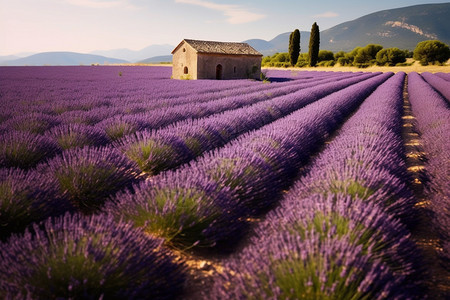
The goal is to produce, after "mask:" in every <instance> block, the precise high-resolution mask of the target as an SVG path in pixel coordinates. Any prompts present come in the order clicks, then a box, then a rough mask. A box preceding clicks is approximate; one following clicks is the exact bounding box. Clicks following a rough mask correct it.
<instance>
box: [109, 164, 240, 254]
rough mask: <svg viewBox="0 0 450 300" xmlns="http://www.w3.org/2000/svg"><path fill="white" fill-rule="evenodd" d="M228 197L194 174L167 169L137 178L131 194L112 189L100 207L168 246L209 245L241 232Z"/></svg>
mask: <svg viewBox="0 0 450 300" xmlns="http://www.w3.org/2000/svg"><path fill="white" fill-rule="evenodd" d="M234 197H235V195H234V194H233V193H232V192H231V191H229V190H228V189H223V188H222V189H221V188H220V187H219V186H218V185H217V184H216V183H215V182H212V181H210V180H209V179H208V178H206V177H204V176H202V175H201V174H199V173H190V174H186V173H180V172H169V173H166V174H161V175H159V176H156V177H154V178H152V179H150V180H148V181H146V182H143V183H141V184H140V185H139V186H136V187H135V192H134V193H131V192H128V191H127V192H121V193H118V194H117V195H116V196H115V197H114V198H113V199H112V201H110V202H108V203H107V204H106V208H105V209H106V211H108V212H110V213H112V214H113V215H115V216H116V217H117V218H124V219H125V220H132V221H133V222H134V224H135V226H137V227H143V228H144V230H145V231H146V232H148V233H150V234H152V235H155V236H159V237H162V238H164V239H165V240H166V242H167V243H169V244H170V245H172V246H173V247H176V248H181V249H184V248H190V247H193V246H197V247H205V246H208V247H211V246H214V245H216V243H218V242H221V241H223V240H226V241H228V242H229V241H231V240H232V239H233V238H237V237H238V236H239V235H240V234H241V233H242V221H240V219H239V217H240V216H242V215H244V212H240V210H239V209H236V208H233V206H232V203H233V202H234V201H233V199H234ZM239 212H240V213H239Z"/></svg>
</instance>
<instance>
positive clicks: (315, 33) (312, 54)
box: [308, 22, 320, 67]
mask: <svg viewBox="0 0 450 300" xmlns="http://www.w3.org/2000/svg"><path fill="white" fill-rule="evenodd" d="M319 45H320V33H319V26H318V25H317V23H316V22H314V24H313V25H312V27H311V37H310V38H309V53H308V55H309V65H310V66H311V67H315V66H316V64H317V60H318V58H319Z"/></svg>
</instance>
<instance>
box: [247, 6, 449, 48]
mask: <svg viewBox="0 0 450 300" xmlns="http://www.w3.org/2000/svg"><path fill="white" fill-rule="evenodd" d="M448 16H450V3H444V4H424V5H415V6H409V7H403V8H397V9H389V10H383V11H379V12H376V13H372V14H369V15H366V16H363V17H360V18H358V19H355V20H353V21H349V22H345V23H342V24H339V25H336V26H334V27H332V28H330V29H326V30H323V31H321V32H320V49H324V50H331V51H334V52H337V51H341V50H343V51H350V50H352V49H354V48H355V47H358V46H365V45H367V44H371V43H373V44H381V45H383V46H384V47H386V48H389V47H398V48H401V49H408V50H414V48H415V47H416V45H417V43H418V42H421V41H425V40H430V39H438V40H441V41H442V42H444V43H446V44H450V18H449V17H448ZM319 26H320V23H319ZM300 34H301V42H300V47H301V51H302V52H307V51H308V43H309V32H305V31H301V32H300ZM289 35H290V32H285V33H282V34H280V35H278V36H276V37H275V38H274V39H272V40H270V41H265V40H248V41H245V42H248V43H249V44H250V45H251V46H252V47H254V48H255V49H257V50H258V51H260V52H261V53H263V54H264V55H271V54H274V53H276V52H287V51H288V45H289Z"/></svg>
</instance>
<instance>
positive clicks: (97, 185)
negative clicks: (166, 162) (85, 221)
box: [37, 147, 142, 213]
mask: <svg viewBox="0 0 450 300" xmlns="http://www.w3.org/2000/svg"><path fill="white" fill-rule="evenodd" d="M37 170H38V171H39V172H41V173H42V174H44V176H48V177H50V178H53V179H55V180H56V181H57V182H58V185H59V191H60V193H61V194H62V196H63V197H65V198H66V199H67V200H68V201H70V202H71V203H72V205H73V206H75V207H76V208H77V209H78V210H79V211H82V212H85V213H91V212H95V211H97V210H98V209H99V208H100V207H101V206H102V205H103V203H104V201H105V200H106V199H107V198H108V197H109V196H110V195H113V194H115V193H116V192H117V191H120V190H122V189H125V188H130V187H131V186H132V184H133V183H136V182H138V181H140V180H141V179H142V177H141V175H140V170H139V169H138V168H137V166H136V164H135V163H134V162H132V161H130V160H129V159H127V158H126V157H125V156H124V155H123V154H122V153H120V152H119V151H117V150H116V149H114V148H111V147H105V148H92V147H84V148H74V149H69V150H66V151H64V152H63V153H62V155H60V156H57V157H55V158H54V159H52V160H50V161H48V162H47V163H45V164H41V165H39V166H37Z"/></svg>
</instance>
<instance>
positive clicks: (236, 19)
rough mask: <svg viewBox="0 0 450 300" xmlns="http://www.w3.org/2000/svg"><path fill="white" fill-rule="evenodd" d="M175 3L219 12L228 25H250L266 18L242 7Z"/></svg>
mask: <svg viewBox="0 0 450 300" xmlns="http://www.w3.org/2000/svg"><path fill="white" fill-rule="evenodd" d="M175 3H184V4H191V5H197V6H201V7H204V8H208V9H212V10H216V11H220V12H222V13H223V14H224V15H225V16H227V17H228V18H227V22H228V23H230V24H243V23H250V22H254V21H258V20H261V19H263V18H265V17H266V15H263V14H258V13H253V12H250V11H248V10H247V9H245V8H244V7H243V6H242V5H235V4H218V3H213V2H208V1H203V0H175Z"/></svg>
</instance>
